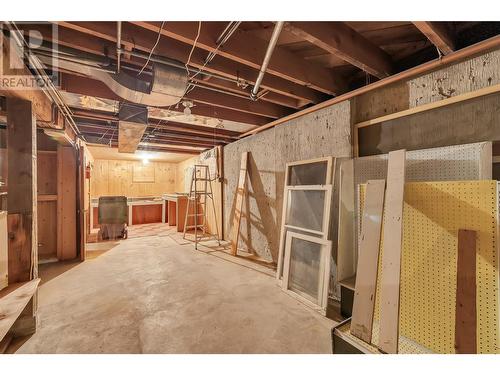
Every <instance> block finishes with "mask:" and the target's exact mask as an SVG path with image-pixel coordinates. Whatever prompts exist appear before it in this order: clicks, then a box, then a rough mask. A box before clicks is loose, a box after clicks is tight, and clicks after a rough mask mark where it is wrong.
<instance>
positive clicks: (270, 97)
mask: <svg viewBox="0 0 500 375" xmlns="http://www.w3.org/2000/svg"><path fill="white" fill-rule="evenodd" d="M194 80H195V81H196V82H199V83H201V84H203V85H204V86H209V87H213V88H216V89H220V90H224V91H226V92H233V93H235V94H238V95H240V96H241V97H244V98H248V97H250V91H251V86H250V85H245V86H246V87H239V86H236V85H235V84H234V83H233V82H230V81H226V80H223V79H220V78H217V77H209V76H204V75H201V78H199V77H195V78H194ZM259 100H260V101H266V102H270V103H275V104H279V105H282V106H285V107H288V108H293V109H299V108H300V107H302V106H303V103H302V101H301V100H298V99H296V98H292V97H290V96H286V95H280V94H277V93H275V92H273V91H269V90H267V93H266V94H265V95H263V96H262V97H261V98H259Z"/></svg>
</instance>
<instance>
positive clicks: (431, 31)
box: [413, 21, 455, 55]
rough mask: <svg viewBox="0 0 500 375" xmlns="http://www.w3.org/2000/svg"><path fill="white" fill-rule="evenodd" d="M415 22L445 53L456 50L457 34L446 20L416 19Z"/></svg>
mask: <svg viewBox="0 0 500 375" xmlns="http://www.w3.org/2000/svg"><path fill="white" fill-rule="evenodd" d="M413 24H414V25H415V26H416V27H417V28H418V29H419V30H420V32H422V34H424V35H425V36H426V37H427V39H429V40H430V41H431V43H432V44H434V45H435V46H436V47H437V48H439V50H440V51H441V52H442V53H443V55H448V54H449V53H452V52H453V51H455V36H454V35H453V32H452V30H451V28H450V27H449V25H448V24H447V23H446V22H429V21H418V22H417V21H415V22H413Z"/></svg>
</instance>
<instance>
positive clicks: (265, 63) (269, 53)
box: [250, 21, 285, 100]
mask: <svg viewBox="0 0 500 375" xmlns="http://www.w3.org/2000/svg"><path fill="white" fill-rule="evenodd" d="M284 24H285V22H284V21H278V22H276V24H275V25H274V30H273V35H271V39H270V40H269V45H268V46H267V51H266V55H265V56H264V61H262V65H261V67H260V71H259V75H258V76H257V80H256V81H255V85H254V86H253V89H252V92H251V93H250V98H252V100H257V99H258V97H257V93H258V92H259V88H260V84H261V83H262V80H263V79H264V74H265V73H266V70H267V66H268V65H269V61H271V56H272V54H273V51H274V48H275V47H276V43H277V42H278V38H279V36H280V33H281V29H283V25H284Z"/></svg>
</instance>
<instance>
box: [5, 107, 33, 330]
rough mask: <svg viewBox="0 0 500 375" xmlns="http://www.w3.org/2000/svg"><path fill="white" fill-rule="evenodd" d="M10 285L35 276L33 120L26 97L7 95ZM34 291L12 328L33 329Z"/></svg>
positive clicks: (31, 109) (31, 108)
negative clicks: (9, 96)
mask: <svg viewBox="0 0 500 375" xmlns="http://www.w3.org/2000/svg"><path fill="white" fill-rule="evenodd" d="M7 126H8V131H7V153H8V179H7V181H8V187H7V188H8V190H7V191H8V195H7V210H8V218H7V219H8V220H7V221H8V236H9V244H8V248H9V264H8V269H9V284H14V283H21V282H26V281H29V280H33V279H36V278H37V277H38V249H37V245H38V239H37V196H36V193H37V181H36V179H37V156H36V119H35V113H34V110H33V104H32V103H31V102H30V101H28V100H23V99H18V98H7ZM36 310H37V293H35V294H34V296H33V298H32V299H31V301H30V302H29V303H28V305H27V306H26V308H25V309H24V311H23V312H22V313H21V316H20V317H19V319H18V320H17V321H16V323H15V324H14V326H13V327H12V333H13V334H14V335H15V336H24V335H28V334H31V333H34V332H35V331H36V326H37V317H36Z"/></svg>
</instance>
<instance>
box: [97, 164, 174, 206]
mask: <svg viewBox="0 0 500 375" xmlns="http://www.w3.org/2000/svg"><path fill="white" fill-rule="evenodd" d="M179 164H181V163H179ZM135 165H142V162H140V161H132V160H104V159H96V160H94V162H93V168H92V172H91V177H90V194H91V196H92V197H93V198H99V197H101V196H106V195H124V196H127V197H146V196H161V195H162V194H165V193H173V192H175V191H182V190H183V189H176V179H177V177H178V174H177V171H178V169H177V165H176V164H175V163H169V162H153V161H151V162H149V164H148V166H152V167H154V182H134V181H133V179H134V176H133V175H134V171H133V170H134V166H135ZM150 174H151V173H150Z"/></svg>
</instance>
